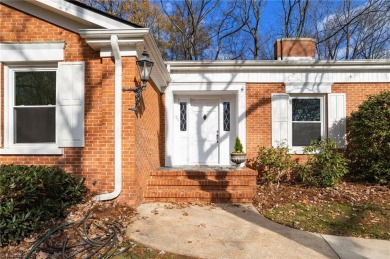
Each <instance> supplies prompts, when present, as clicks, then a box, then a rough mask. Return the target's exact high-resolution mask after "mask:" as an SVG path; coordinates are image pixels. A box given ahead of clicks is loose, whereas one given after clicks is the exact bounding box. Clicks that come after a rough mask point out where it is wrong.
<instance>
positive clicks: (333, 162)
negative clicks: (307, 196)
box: [299, 139, 348, 187]
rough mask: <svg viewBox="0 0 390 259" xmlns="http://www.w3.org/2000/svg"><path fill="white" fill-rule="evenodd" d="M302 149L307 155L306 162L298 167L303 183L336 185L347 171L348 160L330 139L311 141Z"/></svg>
mask: <svg viewBox="0 0 390 259" xmlns="http://www.w3.org/2000/svg"><path fill="white" fill-rule="evenodd" d="M303 151H304V153H305V154H307V155H309V156H308V159H307V162H306V164H304V165H301V166H300V167H299V174H300V177H301V180H302V182H304V183H308V184H312V185H315V186H319V187H331V186H336V185H337V184H338V182H339V180H340V178H341V177H342V176H344V175H345V174H346V173H348V160H347V159H346V158H345V157H344V155H343V154H342V153H341V152H340V151H339V150H338V149H337V145H336V143H335V142H333V141H331V140H330V139H327V140H319V141H318V140H317V141H313V142H311V144H310V145H309V146H307V147H305V148H304V149H303Z"/></svg>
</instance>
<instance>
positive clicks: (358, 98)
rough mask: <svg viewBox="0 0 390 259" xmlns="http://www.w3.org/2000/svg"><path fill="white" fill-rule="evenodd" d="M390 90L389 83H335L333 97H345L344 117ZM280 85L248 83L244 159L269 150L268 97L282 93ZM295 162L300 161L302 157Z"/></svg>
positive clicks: (269, 103) (269, 109)
mask: <svg viewBox="0 0 390 259" xmlns="http://www.w3.org/2000/svg"><path fill="white" fill-rule="evenodd" d="M385 90H387V91H389V90H390V83H359V84H356V83H353V84H351V83H335V84H333V85H332V92H333V93H345V94H346V99H347V116H349V115H350V114H351V112H352V111H356V110H357V109H358V106H359V105H360V104H361V103H362V102H363V101H364V100H366V99H367V98H368V96H369V95H375V94H378V93H380V92H382V91H385ZM284 92H285V88H284V85H283V84H278V83H261V84H256V83H248V84H247V85H246V98H247V104H246V107H247V120H246V132H247V135H246V136H247V137H246V138H247V139H246V143H247V158H248V159H252V158H254V157H255V156H256V154H257V150H258V147H259V146H266V147H269V146H271V141H272V140H271V94H272V93H284ZM294 158H299V159H302V158H303V156H302V155H298V156H296V157H294Z"/></svg>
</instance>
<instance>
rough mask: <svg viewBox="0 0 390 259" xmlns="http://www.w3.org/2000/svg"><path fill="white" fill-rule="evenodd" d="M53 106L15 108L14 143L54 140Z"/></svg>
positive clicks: (54, 111)
mask: <svg viewBox="0 0 390 259" xmlns="http://www.w3.org/2000/svg"><path fill="white" fill-rule="evenodd" d="M55 114H56V110H55V107H47V108H46V107H44V108H41V107H39V108H15V143H47V142H55V137H56V136H55V128H56V127H55V120H56V117H55Z"/></svg>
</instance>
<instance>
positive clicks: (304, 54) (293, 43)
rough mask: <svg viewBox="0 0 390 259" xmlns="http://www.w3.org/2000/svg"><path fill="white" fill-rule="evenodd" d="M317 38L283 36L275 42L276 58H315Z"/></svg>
mask: <svg viewBox="0 0 390 259" xmlns="http://www.w3.org/2000/svg"><path fill="white" fill-rule="evenodd" d="M315 55H316V40H315V39H312V38H282V39H279V40H277V41H276V42H275V59H276V60H314V57H315Z"/></svg>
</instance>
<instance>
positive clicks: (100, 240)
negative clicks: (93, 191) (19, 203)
mask: <svg viewBox="0 0 390 259" xmlns="http://www.w3.org/2000/svg"><path fill="white" fill-rule="evenodd" d="M134 214H135V211H134V209H132V208H130V207H128V206H126V205H123V204H120V203H117V202H92V201H89V202H86V203H84V204H80V205H77V206H75V207H73V208H72V209H71V210H70V212H69V214H68V216H67V217H66V218H65V219H61V220H58V221H57V222H55V223H54V224H50V226H48V228H47V229H46V230H44V231H42V232H41V233H40V234H33V235H31V236H30V237H29V238H26V239H25V240H24V241H23V242H22V243H21V244H19V245H16V246H11V245H9V246H6V247H4V248H0V254H2V255H3V256H4V257H5V258H17V257H24V258H99V257H101V258H103V257H104V258H108V257H111V256H114V255H117V254H120V253H123V252H126V250H128V249H130V245H129V243H128V242H129V240H127V239H126V237H125V230H126V227H127V225H128V224H130V223H131V218H132V217H133V216H134ZM126 242H127V243H128V245H127V246H126V245H124V244H125V243H126ZM0 257H1V256H0Z"/></svg>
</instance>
